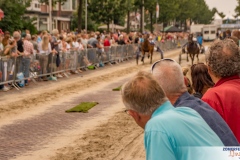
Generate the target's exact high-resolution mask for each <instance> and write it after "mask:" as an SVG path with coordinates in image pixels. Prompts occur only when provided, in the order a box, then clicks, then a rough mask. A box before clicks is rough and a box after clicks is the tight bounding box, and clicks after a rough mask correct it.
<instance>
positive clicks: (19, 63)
mask: <svg viewBox="0 0 240 160" xmlns="http://www.w3.org/2000/svg"><path fill="white" fill-rule="evenodd" d="M13 38H14V39H15V41H16V42H17V53H18V55H19V57H18V58H17V72H18V73H19V72H23V70H22V69H23V67H22V61H23V57H22V56H23V55H24V48H23V40H22V38H21V34H20V32H19V31H15V32H13Z"/></svg>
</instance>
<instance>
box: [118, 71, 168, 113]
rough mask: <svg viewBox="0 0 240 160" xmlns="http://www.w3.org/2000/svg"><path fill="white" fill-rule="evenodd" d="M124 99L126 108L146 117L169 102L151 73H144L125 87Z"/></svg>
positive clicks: (140, 73)
mask: <svg viewBox="0 0 240 160" xmlns="http://www.w3.org/2000/svg"><path fill="white" fill-rule="evenodd" d="M122 99H123V102H124V104H125V106H126V108H128V109H132V110H134V111H137V112H138V113H141V114H144V115H151V114H152V113H153V112H154V111H155V110H156V109H157V108H158V107H159V106H160V105H162V104H163V103H164V102H165V101H166V100H167V98H166V96H165V94H164V91H163V90H162V88H161V86H160V85H159V84H158V82H157V81H156V80H155V79H154V77H153V76H152V75H151V73H148V72H143V71H141V72H138V74H137V75H136V76H134V77H133V78H132V79H131V80H130V81H128V82H127V83H125V84H124V85H123V87H122Z"/></svg>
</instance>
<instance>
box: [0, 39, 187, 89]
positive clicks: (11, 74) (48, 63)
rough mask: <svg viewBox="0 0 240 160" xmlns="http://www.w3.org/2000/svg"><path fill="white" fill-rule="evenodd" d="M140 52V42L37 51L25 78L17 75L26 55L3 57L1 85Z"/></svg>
mask: <svg viewBox="0 0 240 160" xmlns="http://www.w3.org/2000/svg"><path fill="white" fill-rule="evenodd" d="M185 43H186V40H179V41H177V42H174V43H173V42H172V41H165V42H164V43H162V42H156V46H158V47H160V48H161V49H163V50H165V51H166V50H170V49H174V48H177V46H178V45H177V44H181V45H183V44H185ZM137 52H139V45H138V44H130V45H119V46H110V47H104V48H102V49H96V48H87V49H85V50H78V51H77V50H69V51H65V52H60V53H58V54H52V53H50V54H47V53H42V54H34V55H32V57H31V62H30V68H29V71H30V74H29V77H24V78H23V79H19V78H17V74H18V73H20V72H22V66H21V65H22V60H23V57H22V56H18V57H6V56H0V85H5V84H10V85H12V86H13V87H14V88H16V89H17V90H19V89H20V87H19V85H18V83H19V82H20V81H22V80H27V79H31V80H32V81H33V82H35V83H37V80H40V79H44V78H48V79H49V77H50V78H51V77H55V76H56V75H58V74H60V73H61V74H62V75H64V76H66V77H68V76H69V75H70V73H69V72H75V73H78V71H79V69H86V68H87V67H88V65H94V66H96V67H99V66H100V65H99V64H100V63H103V64H107V63H109V64H112V63H119V62H122V61H125V60H128V59H130V58H134V57H135V56H136V54H137ZM58 62H60V63H58ZM57 64H58V65H57ZM53 80H54V79H53ZM55 80H56V79H55Z"/></svg>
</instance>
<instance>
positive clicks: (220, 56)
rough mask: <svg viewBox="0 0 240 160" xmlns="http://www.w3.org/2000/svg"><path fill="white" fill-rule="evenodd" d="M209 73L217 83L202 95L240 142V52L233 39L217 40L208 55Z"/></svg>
mask: <svg viewBox="0 0 240 160" xmlns="http://www.w3.org/2000/svg"><path fill="white" fill-rule="evenodd" d="M207 66H208V73H209V75H210V77H211V78H212V80H213V82H214V83H215V85H214V86H213V88H211V89H209V90H208V91H207V92H206V93H205V94H204V95H203V97H202V100H203V101H205V102H207V103H208V104H209V105H210V106H211V107H212V108H213V109H215V110H216V111H217V112H218V113H219V114H220V115H221V116H222V118H223V119H224V120H225V121H226V122H227V124H228V125H229V127H230V128H231V130H232V131H233V133H234V134H235V136H236V137H237V139H238V142H240V124H239V117H240V77H239V74H240V54H239V47H238V46H237V45H236V44H235V42H234V41H233V40H231V39H225V40H222V41H216V42H214V43H213V44H212V46H211V47H210V50H209V55H208V56H207Z"/></svg>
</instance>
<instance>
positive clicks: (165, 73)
mask: <svg viewBox="0 0 240 160" xmlns="http://www.w3.org/2000/svg"><path fill="white" fill-rule="evenodd" d="M152 74H153V76H154V77H155V78H156V79H157V82H158V83H159V84H160V85H161V86H162V88H163V90H164V92H165V93H166V95H167V97H168V96H169V95H175V94H178V93H184V92H186V91H187V87H186V85H185V83H184V76H183V72H182V68H181V66H180V65H179V64H178V63H177V62H175V61H167V60H163V61H160V62H158V63H157V64H156V65H155V67H154V68H153V71H152Z"/></svg>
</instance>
